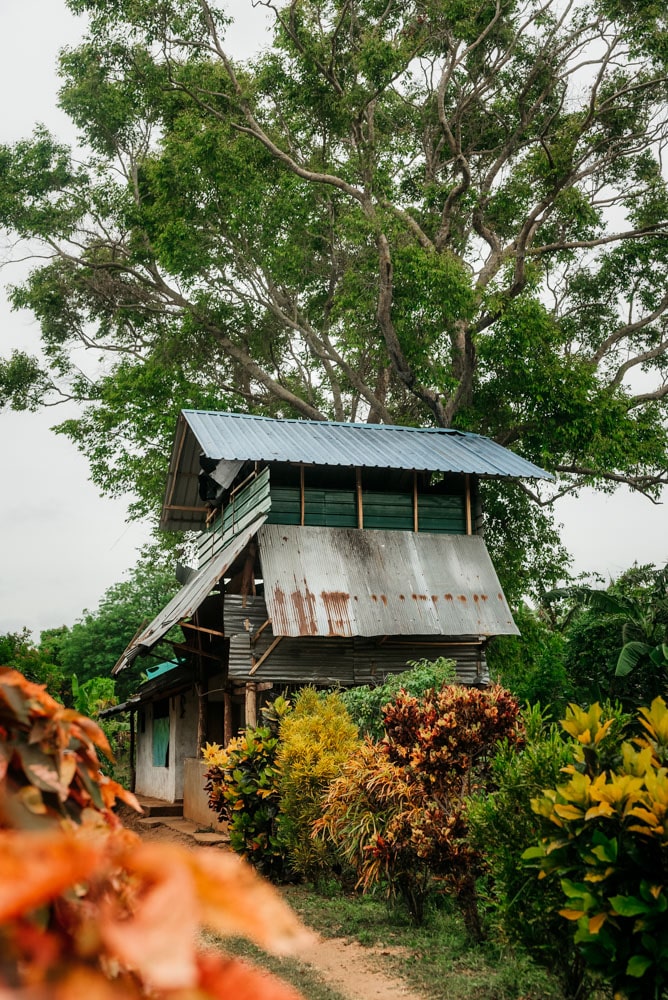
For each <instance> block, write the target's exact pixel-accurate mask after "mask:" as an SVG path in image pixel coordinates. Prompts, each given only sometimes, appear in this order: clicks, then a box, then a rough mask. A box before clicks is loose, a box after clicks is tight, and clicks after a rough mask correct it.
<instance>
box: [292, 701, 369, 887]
mask: <svg viewBox="0 0 668 1000" xmlns="http://www.w3.org/2000/svg"><path fill="white" fill-rule="evenodd" d="M358 745H359V740H358V736H357V726H356V725H355V724H354V722H352V720H351V719H350V716H349V715H348V712H347V711H346V708H345V706H344V705H343V702H342V700H341V698H340V696H339V695H338V694H337V693H335V692H332V693H325V692H318V691H316V690H315V688H312V687H306V688H303V689H302V690H301V691H300V692H299V694H298V696H297V699H296V701H295V704H294V707H293V710H292V712H290V713H288V714H287V715H284V716H283V718H282V720H281V724H280V742H279V744H278V751H277V764H278V768H279V771H280V783H279V784H280V796H281V814H280V823H279V830H280V835H281V839H282V841H283V842H284V843H285V845H286V847H287V850H288V853H289V857H290V862H291V864H292V866H293V868H294V870H295V871H296V872H298V873H299V874H301V875H304V876H306V878H309V879H315V880H317V879H319V878H320V877H321V875H322V874H323V872H330V871H331V868H332V864H335V863H336V862H335V861H333V859H332V857H331V856H330V852H328V851H327V848H326V845H325V844H324V843H323V841H317V840H314V839H312V838H311V837H310V836H309V831H310V829H311V827H312V825H313V823H314V822H315V820H316V819H318V818H319V816H320V815H321V813H322V799H323V795H324V794H325V793H326V792H327V789H328V787H329V785H330V783H331V782H332V781H333V780H334V779H335V778H337V777H338V776H339V774H340V773H341V770H342V767H343V765H344V763H345V762H346V761H347V760H349V759H350V756H351V754H354V753H355V751H356V749H357V747H358Z"/></svg>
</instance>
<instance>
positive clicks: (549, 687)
mask: <svg viewBox="0 0 668 1000" xmlns="http://www.w3.org/2000/svg"><path fill="white" fill-rule="evenodd" d="M513 618H514V619H515V624H516V625H517V627H518V628H519V630H520V635H519V636H505V635H504V636H496V637H495V638H494V639H492V641H491V642H490V643H489V645H488V646H487V648H486V653H485V655H486V657H487V666H488V667H489V672H490V676H491V677H492V678H493V679H494V680H495V681H498V683H499V684H503V686H504V687H506V688H508V690H509V691H511V692H512V693H513V694H514V695H515V697H516V698H517V700H518V701H519V702H520V704H525V703H526V702H528V703H529V704H531V705H535V704H540V705H542V706H543V707H544V708H546V709H549V711H550V715H551V716H552V718H555V719H557V718H559V716H560V715H561V714H562V713H563V712H564V711H565V709H566V705H567V703H568V702H569V701H570V700H572V698H573V682H572V680H571V677H570V676H569V674H568V671H567V669H566V657H565V646H566V640H565V639H564V637H563V635H561V633H559V632H558V631H556V630H554V629H553V628H552V627H551V626H550V624H549V623H548V622H547V620H546V619H545V617H544V616H543V615H541V614H540V613H538V612H536V611H533V610H532V609H531V608H528V607H527V606H526V605H525V604H522V605H520V606H519V607H518V608H515V609H514V610H513Z"/></svg>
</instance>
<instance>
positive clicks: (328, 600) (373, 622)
mask: <svg viewBox="0 0 668 1000" xmlns="http://www.w3.org/2000/svg"><path fill="white" fill-rule="evenodd" d="M258 543H259V550H260V561H261V565H262V575H263V578H264V588H265V599H266V601H267V607H268V609H269V615H270V617H271V619H272V622H273V625H272V628H273V630H274V633H275V634H276V635H285V636H307V635H312V636H315V635H319V636H351V635H365V636H382V635H403V636H410V635H429V634H433V635H443V636H462V635H474V636H478V635H479V636H492V635H518V630H517V627H516V625H515V623H514V621H513V618H512V615H511V613H510V609H509V607H508V604H507V602H506V599H505V597H504V595H503V593H502V591H501V586H500V584H499V580H498V577H497V575H496V572H495V571H494V567H493V566H492V561H491V559H490V557H489V554H488V552H487V549H486V548H485V544H484V542H483V540H482V538H480V537H479V536H476V535H464V536H460V535H445V534H443V535H430V534H414V533H412V532H401V531H357V530H353V529H346V528H320V527H318V528H316V527H295V526H293V525H277V524H265V525H264V526H263V527H262V529H261V530H260V531H259V533H258Z"/></svg>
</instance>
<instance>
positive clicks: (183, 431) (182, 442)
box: [167, 417, 188, 510]
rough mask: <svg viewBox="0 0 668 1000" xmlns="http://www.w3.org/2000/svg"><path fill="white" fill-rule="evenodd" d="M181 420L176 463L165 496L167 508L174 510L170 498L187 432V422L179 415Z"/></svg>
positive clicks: (172, 494) (172, 493)
mask: <svg viewBox="0 0 668 1000" xmlns="http://www.w3.org/2000/svg"><path fill="white" fill-rule="evenodd" d="M181 420H183V429H182V431H181V440H180V441H179V450H178V451H177V453H176V464H175V465H174V474H173V476H172V482H171V485H170V488H169V496H168V497H167V510H174V509H175V508H174V507H171V506H170V504H171V502H172V498H173V496H174V489H175V487H176V479H177V476H178V471H179V465H180V463H181V453H182V452H183V445H184V444H185V441H186V434H187V433H188V424H187V423H186V421H185V420H184V418H183V417H181ZM177 509H178V508H177Z"/></svg>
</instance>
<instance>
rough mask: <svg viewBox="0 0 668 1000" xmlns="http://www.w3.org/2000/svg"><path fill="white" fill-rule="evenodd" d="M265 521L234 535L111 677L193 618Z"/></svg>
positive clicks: (261, 519) (130, 649) (134, 644)
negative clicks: (172, 629) (173, 628)
mask: <svg viewBox="0 0 668 1000" xmlns="http://www.w3.org/2000/svg"><path fill="white" fill-rule="evenodd" d="M266 517H267V515H266V514H263V515H262V516H261V517H259V518H258V519H257V520H256V521H255V522H254V523H253V524H251V525H249V526H248V527H247V528H245V529H244V530H243V531H242V532H241V533H240V534H238V535H235V536H234V537H233V538H232V539H231V540H230V542H229V544H227V545H226V546H225V548H223V549H221V551H220V552H218V553H217V554H216V555H215V556H214V557H213V559H212V560H211V561H210V562H208V563H207V564H206V566H204V567H203V568H202V569H201V570H199V572H197V573H196V574H195V575H194V576H193V577H192V579H190V580H189V581H188V583H187V584H186V585H185V587H181V589H180V590H179V592H178V594H176V595H175V596H174V597H173V598H172V599H171V601H170V602H169V604H167V605H166V607H164V608H163V609H162V611H161V612H160V614H158V615H156V617H155V618H154V619H153V621H152V622H151V624H150V625H148V626H147V627H146V628H145V629H144V630H143V632H141V633H140V634H139V635H138V636H136V637H135V638H134V639H133V640H132V642H131V643H130V645H129V646H128V648H127V649H126V650H125V652H124V653H123V656H122V657H121V658H120V660H119V661H118V663H117V664H116V666H115V667H114V669H113V670H112V674H118V673H120V671H121V670H125V668H126V667H129V666H130V664H131V663H132V662H133V660H134V659H135V658H136V657H137V656H138V655H139V653H140V652H142V650H146V649H151V647H152V646H155V644H156V643H157V642H159V641H160V639H162V637H163V636H164V635H166V633H167V632H169V630H170V628H171V627H172V626H173V625H177V624H178V623H179V622H180V621H183V620H184V619H186V618H191V617H192V615H193V614H194V613H195V611H197V609H198V608H199V606H200V604H201V603H202V601H203V600H204V598H205V597H207V595H208V594H209V593H210V592H211V590H212V589H213V587H214V586H215V584H216V583H217V582H218V580H220V578H221V576H223V574H224V573H225V571H226V570H227V569H228V567H229V566H231V565H232V563H233V562H234V560H235V559H236V558H237V556H238V555H239V554H240V553H241V552H242V551H243V549H244V548H245V547H246V545H247V544H248V542H249V541H250V540H251V538H252V537H253V535H254V534H255V532H256V531H257V529H258V528H259V527H260V525H261V524H263V523H264V521H265V519H266Z"/></svg>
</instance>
